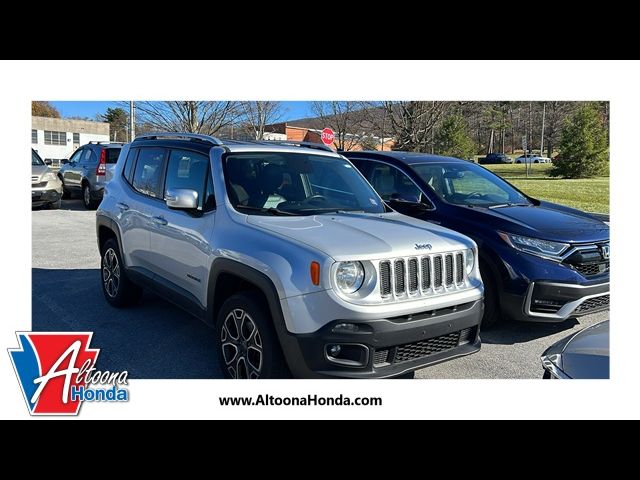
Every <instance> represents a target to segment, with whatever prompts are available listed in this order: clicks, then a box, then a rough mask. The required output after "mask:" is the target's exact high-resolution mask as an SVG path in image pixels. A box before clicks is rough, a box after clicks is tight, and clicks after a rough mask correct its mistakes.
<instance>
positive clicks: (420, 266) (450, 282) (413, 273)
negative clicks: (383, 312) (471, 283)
mask: <svg viewBox="0 0 640 480" xmlns="http://www.w3.org/2000/svg"><path fill="white" fill-rule="evenodd" d="M465 280H466V275H465V269H464V253H463V252H452V253H446V254H434V255H424V256H420V257H407V258H395V259H389V260H382V261H381V262H380V264H379V283H380V295H381V296H382V297H383V298H398V297H413V296H421V295H434V294H441V293H446V292H450V291H453V290H457V289H460V288H463V287H464V285H465Z"/></svg>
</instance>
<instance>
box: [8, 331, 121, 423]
mask: <svg viewBox="0 0 640 480" xmlns="http://www.w3.org/2000/svg"><path fill="white" fill-rule="evenodd" d="M16 336H17V337H18V344H19V347H18V348H10V349H9V356H10V357H11V361H12V362H13V367H14V369H15V371H16V375H17V377H18V380H19V382H20V387H21V389H22V393H23V395H24V399H25V401H26V403H27V407H28V408H29V413H30V414H31V415H77V414H78V412H79V410H80V406H81V405H82V403H83V402H85V401H127V400H129V392H128V390H127V389H126V388H124V387H122V385H126V384H127V375H128V374H127V372H126V371H124V372H114V373H111V372H109V371H105V372H101V371H99V370H96V368H95V364H96V360H97V359H98V354H99V353H100V349H98V348H90V347H89V345H90V343H91V337H92V336H93V333H91V332H16Z"/></svg>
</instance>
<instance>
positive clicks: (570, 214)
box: [342, 151, 610, 327]
mask: <svg viewBox="0 0 640 480" xmlns="http://www.w3.org/2000/svg"><path fill="white" fill-rule="evenodd" d="M342 154H343V155H345V156H346V157H347V158H348V159H349V160H351V162H352V163H353V164H354V165H355V166H356V167H357V168H358V169H359V170H360V171H361V172H362V173H363V175H364V176H365V177H366V178H367V179H368V180H369V182H370V183H371V184H372V185H373V187H374V188H375V189H376V190H377V191H378V193H379V194H380V196H381V197H382V198H383V199H384V200H386V201H387V203H388V204H389V206H390V207H392V208H393V209H395V210H397V211H398V212H400V213H404V214H406V215H410V216H412V217H415V218H419V219H423V220H426V221H429V222H433V223H436V224H439V225H442V226H444V227H447V228H450V229H452V230H457V231H458V232H461V233H464V234H465V235H467V236H469V237H471V238H473V239H474V240H475V241H476V243H477V244H478V247H479V251H480V255H479V256H480V258H479V261H480V271H481V272H482V278H483V280H484V284H485V313H484V318H483V326H484V327H489V326H491V325H493V324H494V323H496V321H498V320H499V319H500V318H501V317H502V316H506V317H509V318H512V319H515V320H526V321H534V322H561V321H563V320H565V319H567V318H569V317H577V316H581V315H585V314H588V313H594V312H597V311H600V310H606V309H608V308H609V251H610V250H609V225H608V224H607V223H604V221H603V219H601V218H600V217H598V216H597V215H595V214H589V213H585V212H582V211H580V210H576V209H574V208H569V207H565V206H562V205H557V204H554V203H550V202H545V201H541V200H537V199H535V198H532V197H530V196H528V195H526V194H524V193H523V192H521V191H520V190H518V189H517V188H515V187H514V186H513V185H511V184H510V183H508V182H507V181H505V180H503V179H502V178H501V177H499V176H498V175H495V174H494V173H492V172H490V171H489V170H487V169H485V168H484V167H481V166H479V165H477V164H475V163H472V162H468V161H465V160H460V159H457V158H450V157H441V156H436V155H427V154H422V153H407V152H366V151H360V152H342Z"/></svg>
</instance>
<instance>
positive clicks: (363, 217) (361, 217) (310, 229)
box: [247, 212, 474, 261]
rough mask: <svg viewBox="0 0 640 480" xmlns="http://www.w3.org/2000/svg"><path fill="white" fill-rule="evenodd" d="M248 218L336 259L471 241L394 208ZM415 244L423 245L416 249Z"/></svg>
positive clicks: (453, 247)
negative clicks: (393, 209)
mask: <svg viewBox="0 0 640 480" xmlns="http://www.w3.org/2000/svg"><path fill="white" fill-rule="evenodd" d="M247 222H248V223H250V224H252V225H254V226H256V227H259V228H263V229H265V230H269V231H271V232H274V233H277V234H280V235H283V236H285V237H289V238H291V239H293V240H297V241H299V242H302V243H304V244H306V245H309V246H311V247H313V248H315V249H317V250H320V251H322V252H324V253H325V254H327V255H329V256H331V257H333V258H334V259H335V260H338V261H340V260H347V259H350V260H363V259H381V258H390V257H399V256H409V255H420V254H426V253H438V252H448V251H452V250H459V249H464V248H471V247H472V246H473V245H474V244H473V241H472V240H471V239H469V238H467V237H465V236H464V235H461V234H459V233H456V232H454V231H452V230H449V229H447V228H444V227H440V226H438V225H434V224H431V223H427V222H423V221H420V220H415V219H413V218H410V217H407V216H404V215H401V214H399V213H395V212H393V213H383V214H361V213H358V214H354V213H340V214H325V215H313V216H306V217H271V216H269V217H268V216H262V215H248V216H247ZM416 244H420V246H421V247H422V248H420V249H417V248H416ZM428 245H431V250H429V248H428Z"/></svg>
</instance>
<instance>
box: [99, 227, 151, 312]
mask: <svg viewBox="0 0 640 480" xmlns="http://www.w3.org/2000/svg"><path fill="white" fill-rule="evenodd" d="M101 255H102V260H101V262H100V272H101V276H100V280H101V281H100V283H101V285H102V293H104V298H106V299H107V302H109V303H110V304H111V305H112V306H114V307H116V308H123V307H128V306H129V305H132V304H133V303H135V302H136V301H137V300H138V299H139V298H140V295H141V293H142V289H141V288H140V287H138V286H137V285H135V284H134V283H133V282H132V281H131V280H129V278H128V277H127V274H126V272H125V269H124V268H123V267H124V263H123V262H122V257H121V255H120V249H119V248H118V243H117V242H116V241H115V240H114V239H113V238H110V239H109V240H107V241H106V242H105V244H104V247H103V248H102V252H101Z"/></svg>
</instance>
